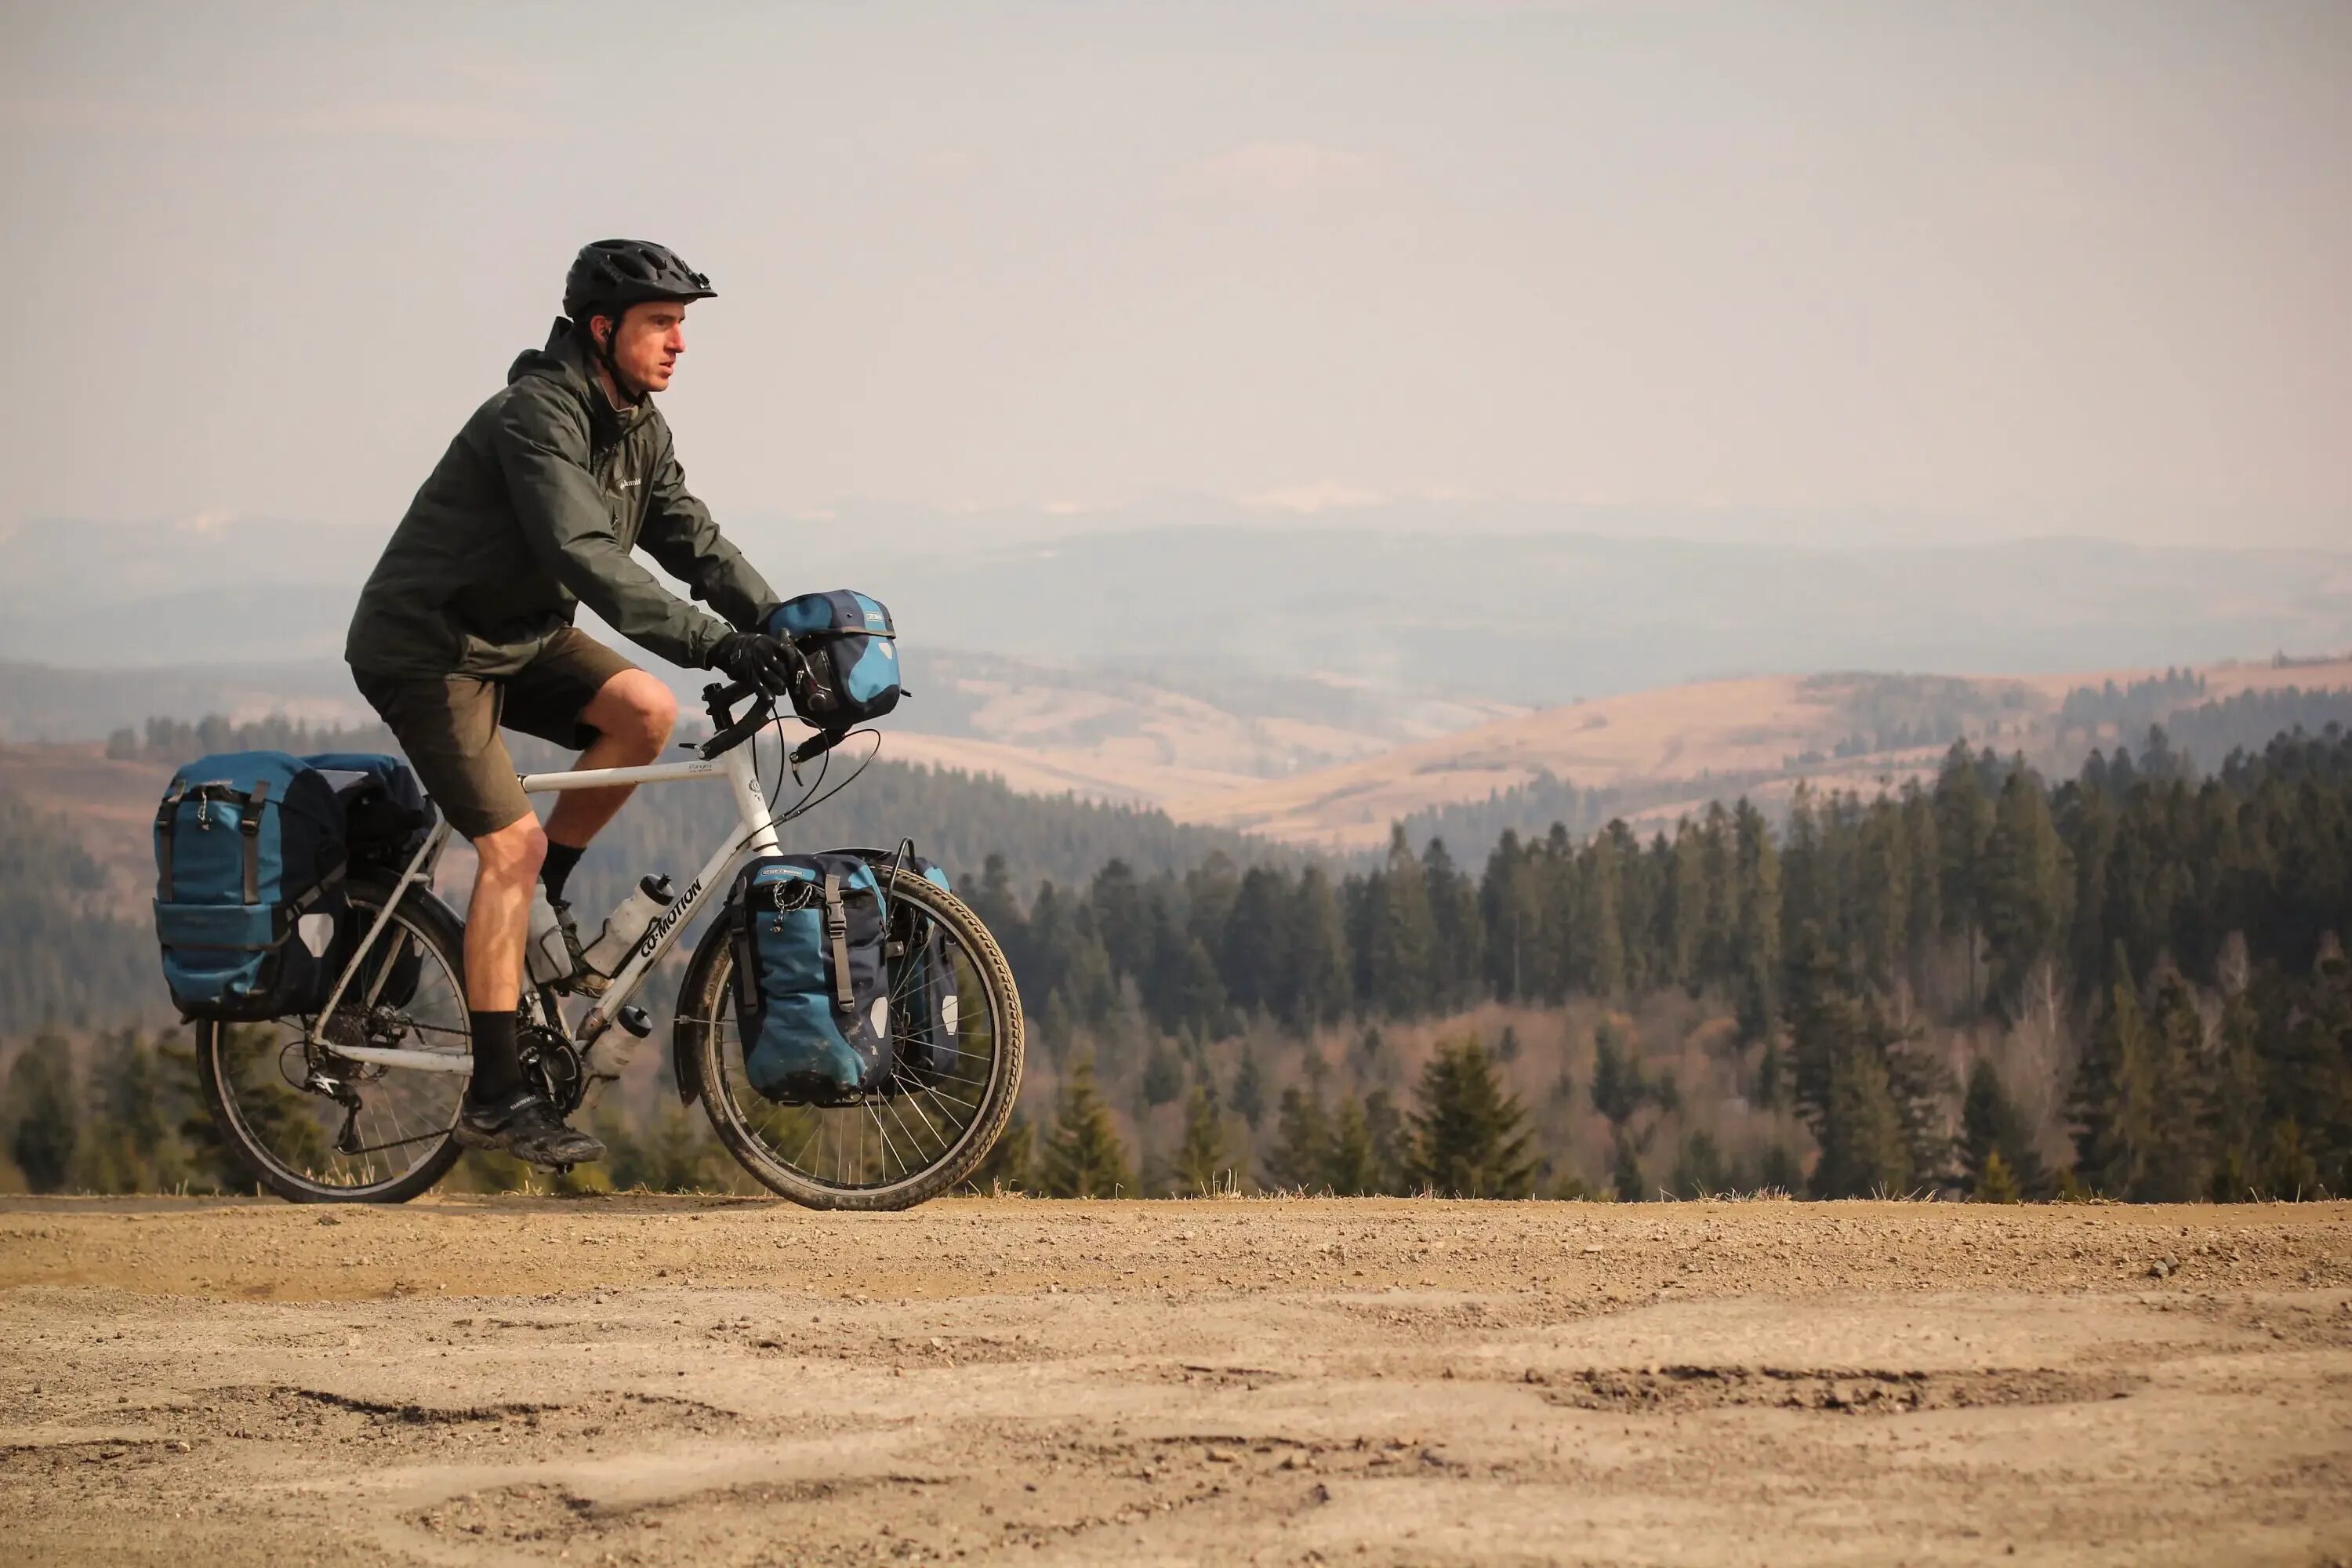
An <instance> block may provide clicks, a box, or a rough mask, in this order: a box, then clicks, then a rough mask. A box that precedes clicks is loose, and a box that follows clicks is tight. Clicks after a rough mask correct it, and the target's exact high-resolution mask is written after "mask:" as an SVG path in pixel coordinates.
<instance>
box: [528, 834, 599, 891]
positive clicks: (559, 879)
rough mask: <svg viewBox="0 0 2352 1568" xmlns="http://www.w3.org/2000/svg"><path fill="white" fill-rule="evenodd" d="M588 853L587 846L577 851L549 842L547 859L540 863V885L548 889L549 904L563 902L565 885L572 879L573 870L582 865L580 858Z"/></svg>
mask: <svg viewBox="0 0 2352 1568" xmlns="http://www.w3.org/2000/svg"><path fill="white" fill-rule="evenodd" d="M587 853H588V848H587V846H585V845H582V846H581V847H579V848H577V849H575V848H573V847H572V846H571V845H569V844H558V843H556V842H555V840H553V839H549V840H548V841H547V858H546V859H545V860H543V861H541V863H540V868H539V880H540V885H541V887H543V888H545V889H547V901H548V902H549V903H551V904H553V903H561V902H562V901H563V884H564V883H566V882H568V881H570V880H571V879H572V868H573V867H574V866H577V865H578V864H580V857H582V856H583V855H585V854H587Z"/></svg>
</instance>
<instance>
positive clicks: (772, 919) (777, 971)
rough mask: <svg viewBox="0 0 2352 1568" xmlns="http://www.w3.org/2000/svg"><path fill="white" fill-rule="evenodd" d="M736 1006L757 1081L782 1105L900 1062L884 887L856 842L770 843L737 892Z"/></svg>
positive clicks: (813, 1098)
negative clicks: (813, 847)
mask: <svg viewBox="0 0 2352 1568" xmlns="http://www.w3.org/2000/svg"><path fill="white" fill-rule="evenodd" d="M730 905H731V909H730V914H731V918H732V919H733V920H734V921H735V930H734V933H733V941H734V947H735V952H734V957H735V1017H736V1022H737V1024H738V1025H739V1026H740V1028H741V1030H742V1035H743V1071H744V1076H745V1077H746V1078H748V1079H750V1080H751V1087H752V1088H753V1089H756V1090H758V1091H759V1092H760V1093H761V1094H762V1095H764V1096H766V1097H767V1098H768V1099H770V1100H777V1101H780V1102H782V1103H783V1104H787V1105H841V1104H846V1103H848V1102H850V1101H853V1100H857V1099H858V1098H860V1097H861V1096H863V1095H866V1094H868V1093H871V1092H873V1091H875V1090H877V1089H880V1088H882V1087H883V1086H884V1085H885V1084H886V1083H887V1081H888V1080H889V1079H890V1077H891V1073H892V1069H893V1068H894V1066H895V1062H894V1059H893V1053H892V1050H891V1041H890V1004H889V998H888V993H887V966H886V963H885V953H884V949H885V946H886V940H885V925H886V922H885V920H884V916H883V908H882V891H881V888H880V885H879V883H878V882H877V879H876V877H875V874H874V868H872V867H871V866H869V865H867V864H866V858H865V857H864V856H862V855H859V854H857V853H856V852H855V851H853V850H844V849H835V850H827V851H824V852H822V853H819V854H814V855H763V856H761V858H758V859H756V860H754V861H752V862H751V864H750V865H748V866H746V867H744V868H743V869H742V870H741V871H740V873H738V875H737V876H736V879H735V888H734V890H733V892H732V894H731V895H730Z"/></svg>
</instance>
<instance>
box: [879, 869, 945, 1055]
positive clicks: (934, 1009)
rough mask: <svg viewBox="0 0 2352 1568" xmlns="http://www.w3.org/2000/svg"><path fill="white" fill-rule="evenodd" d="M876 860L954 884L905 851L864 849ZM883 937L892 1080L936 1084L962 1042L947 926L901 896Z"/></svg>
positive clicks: (934, 881)
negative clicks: (894, 1059)
mask: <svg viewBox="0 0 2352 1568" xmlns="http://www.w3.org/2000/svg"><path fill="white" fill-rule="evenodd" d="M863 853H864V854H866V856H868V857H869V858H872V859H873V860H874V861H876V862H877V863H880V862H885V861H895V862H896V863H897V864H898V865H900V866H904V867H905V868H908V870H910V871H913V872H914V873H915V874H916V875H917V876H919V877H920V878H922V879H924V880H925V881H927V882H929V883H930V884H931V885H932V886H934V887H936V888H938V889H940V891H941V892H943V893H945V892H952V891H954V890H955V889H953V888H952V887H950V885H949V882H948V874H947V872H945V871H944V870H942V869H940V868H939V867H938V866H936V865H934V864H932V863H931V862H930V861H929V860H926V859H924V858H922V857H921V856H919V855H916V854H913V853H911V852H909V851H901V852H900V853H898V854H897V855H886V854H884V853H883V852H882V851H880V850H878V849H869V850H865V851H863ZM888 915H889V919H888V921H887V932H886V935H885V939H884V945H883V950H882V952H883V961H884V966H885V970H886V973H887V975H888V989H889V994H890V996H891V998H892V1004H891V1005H892V1007H893V1009H894V1010H895V1016H896V1019H897V1025H898V1036H897V1038H896V1040H895V1041H894V1047H895V1048H896V1050H897V1052H898V1072H897V1074H896V1076H895V1078H894V1079H893V1082H896V1083H903V1084H910V1085H920V1086H923V1087H926V1088H929V1087H935V1086H937V1085H938V1084H939V1083H940V1081H941V1080H943V1079H950V1078H953V1077H955V1076H957V1075H956V1072H955V1058H956V1057H957V1056H958V1055H959V1054H960V1052H961V1046H960V1045H959V1044H958V1039H957V1034H956V1026H957V1023H958V1021H959V1020H958V1017H957V1002H958V998H957V994H956V979H955V967H954V964H953V963H952V961H951V960H950V957H949V955H948V938H947V931H946V929H945V928H944V927H942V926H941V925H940V923H939V921H935V920H932V919H930V918H929V916H927V915H925V914H924V913H923V911H922V910H919V909H917V908H916V907H915V906H914V905H913V904H911V903H909V902H908V901H907V900H904V899H900V900H897V901H896V902H894V903H892V904H891V905H890V907H889V910H888Z"/></svg>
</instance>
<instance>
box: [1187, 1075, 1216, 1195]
mask: <svg viewBox="0 0 2352 1568" xmlns="http://www.w3.org/2000/svg"><path fill="white" fill-rule="evenodd" d="M1228 1159H1229V1153H1228V1151H1227V1147H1226V1142H1225V1119H1224V1117H1223V1115H1222V1114H1221V1113H1220V1112H1219V1110H1218V1108H1217V1096H1216V1091H1215V1090H1214V1089H1212V1088H1211V1087H1210V1086H1209V1085H1208V1084H1207V1083H1195V1084H1194V1085H1193V1086H1192V1097H1191V1099H1189V1100H1186V1101H1185V1105H1184V1140H1183V1142H1181V1143H1180V1144H1178V1145H1177V1149H1176V1182H1177V1190H1178V1191H1179V1192H1181V1193H1185V1194H1193V1195H1196V1196H1205V1195H1207V1194H1213V1193H1214V1192H1215V1191H1216V1190H1217V1183H1218V1181H1219V1180H1220V1178H1221V1177H1222V1176H1223V1174H1224V1173H1225V1172H1226V1170H1227V1169H1228V1164H1227V1162H1228Z"/></svg>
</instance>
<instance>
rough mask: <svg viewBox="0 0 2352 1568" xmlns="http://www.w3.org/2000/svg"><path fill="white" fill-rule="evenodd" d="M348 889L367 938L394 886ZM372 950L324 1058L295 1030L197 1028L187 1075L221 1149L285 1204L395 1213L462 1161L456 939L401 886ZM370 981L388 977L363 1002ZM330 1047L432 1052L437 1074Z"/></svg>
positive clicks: (442, 910) (455, 925)
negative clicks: (364, 1206)
mask: <svg viewBox="0 0 2352 1568" xmlns="http://www.w3.org/2000/svg"><path fill="white" fill-rule="evenodd" d="M345 890H346V893H347V896H348V897H349V898H350V900H351V901H352V907H353V909H354V910H357V911H359V917H360V918H359V921H358V922H357V923H358V926H359V929H360V930H361V931H365V930H366V929H367V927H368V925H369V924H370V923H371V922H373V920H374V918H375V915H376V913H377V912H378V911H379V910H382V909H383V906H384V904H385V902H386V900H389V899H390V898H391V896H392V884H391V882H390V881H389V880H383V881H378V880H375V879H358V878H354V879H352V881H350V882H349V883H347V884H346V885H345ZM376 943H377V945H376V947H375V948H374V949H373V950H372V952H371V953H370V960H369V963H368V965H367V967H366V968H365V969H363V970H362V973H361V974H360V975H358V976H355V977H354V979H353V983H352V989H353V990H354V991H356V992H358V993H360V994H359V996H358V998H357V999H351V998H347V999H346V1000H345V1001H344V1002H343V1004H342V1005H340V1006H339V1007H337V1008H336V1010H335V1016H334V1017H333V1019H332V1020H331V1022H330V1023H329V1025H328V1026H327V1029H326V1037H327V1043H326V1044H325V1045H324V1046H320V1047H313V1046H310V1045H309V1044H308V1043H307V1037H308V1035H309V1033H310V1019H309V1018H304V1017H289V1018H277V1019H272V1020H270V1021H269V1022H268V1023H262V1024H215V1023H204V1024H199V1025H197V1026H196V1076H197V1079H198V1080H199V1082H200V1083H201V1084H202V1086H203V1089H204V1093H205V1100H206V1102H207V1104H208V1106H209V1108H210V1110H211V1111H212V1119H213V1125H214V1126H215V1128H216V1129H217V1130H218V1131H219V1133H220V1136H221V1141H222V1142H223V1143H224V1144H225V1145H226V1148H227V1151H228V1152H229V1154H230V1155H231V1156H232V1157H233V1158H234V1159H235V1161H236V1164H237V1166H238V1167H240V1168H241V1169H243V1170H244V1171H245V1172H246V1173H247V1174H249V1175H250V1176H251V1177H252V1178H253V1180H255V1181H257V1182H258V1183H259V1184H261V1185H263V1186H265V1187H267V1188H268V1189H269V1190H270V1191H271V1192H273V1193H276V1194H278V1196H279V1197H282V1198H286V1199H288V1200H289V1201H290V1202H293V1203H379V1204H396V1203H405V1202H407V1201H408V1200H409V1199H410V1198H413V1197H415V1195H416V1194H419V1193H422V1192H425V1191H426V1190H427V1189H429V1188H430V1187H431V1186H432V1185H433V1184H435V1183H436V1182H438V1181H439V1180H440V1179H441V1178H442V1176H444V1175H445V1174H446V1173H447V1172H448V1170H449V1167H450V1166H451V1165H453V1164H455V1163H457V1156H458V1155H459V1153H460V1152H462V1151H461V1150H460V1149H459V1147H458V1145H457V1140H456V1139H455V1138H454V1137H452V1136H451V1129H452V1128H453V1127H455V1125H456V1124H457V1110H458V1106H459V1104H460V1102H461V1101H462V1100H463V1099H464V1098H465V1093H466V1084H467V1079H468V1077H469V1073H468V1071H467V1070H462V1069H464V1068H469V1067H470V1064H471V1061H472V1047H473V1038H472V1035H471V1033H470V1031H469V1030H468V1028H467V1016H466V987H465V978H464V977H465V967H464V953H465V928H464V927H463V926H462V925H461V924H460V923H459V922H458V920H457V916H456V915H454V914H452V913H451V912H450V910H449V909H448V907H447V906H446V905H445V904H443V903H442V902H441V900H438V899H436V898H435V897H434V896H433V895H432V894H431V893H430V892H429V891H427V890H425V889H422V888H415V887H412V888H411V889H409V890H408V892H407V894H406V895H405V896H404V898H402V899H401V900H400V902H399V904H398V906H397V907H395V908H394V910H393V914H392V924H391V925H390V927H389V928H387V929H386V930H385V931H383V934H382V935H381V936H379V937H378V938H377V939H376ZM378 955H382V956H381V957H379V956H378ZM409 973H414V975H415V985H414V987H413V989H412V988H410V987H409V986H408V984H407V975H408V974H409ZM378 976H389V977H396V978H392V979H390V980H388V981H386V982H384V983H381V984H377V985H375V986H374V987H373V989H375V991H376V996H375V998H374V1000H373V1002H371V1001H369V999H368V997H367V992H368V991H369V990H370V989H371V986H370V984H368V983H369V982H370V981H371V980H374V979H376V977H378ZM402 991H405V992H407V994H405V995H401V994H397V993H398V992H402ZM394 1002H397V1003H398V1004H399V1005H396V1006H395V1005H392V1004H393V1003H394ZM337 1046H350V1047H362V1048H364V1047H375V1048H379V1049H393V1050H402V1051H430V1052H433V1053H434V1054H435V1055H436V1056H438V1057H441V1058H445V1059H446V1061H447V1064H448V1065H447V1067H446V1068H433V1069H427V1068H417V1067H393V1066H387V1065H384V1064H381V1063H373V1062H364V1061H361V1060H358V1059H356V1058H352V1057H347V1056H344V1055H342V1054H341V1052H339V1051H338V1050H337V1049H336V1048H335V1047H337ZM452 1069H459V1070H452Z"/></svg>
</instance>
